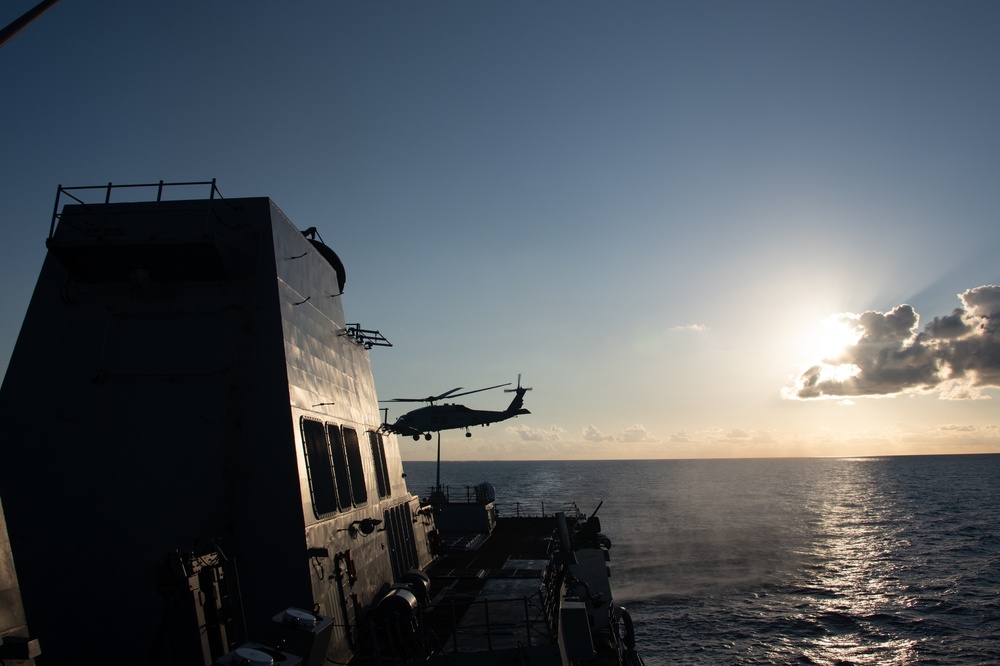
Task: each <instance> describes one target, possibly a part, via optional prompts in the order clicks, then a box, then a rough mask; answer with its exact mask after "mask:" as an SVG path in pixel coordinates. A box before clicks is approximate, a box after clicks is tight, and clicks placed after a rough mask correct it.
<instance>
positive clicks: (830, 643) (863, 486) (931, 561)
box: [403, 455, 1000, 666]
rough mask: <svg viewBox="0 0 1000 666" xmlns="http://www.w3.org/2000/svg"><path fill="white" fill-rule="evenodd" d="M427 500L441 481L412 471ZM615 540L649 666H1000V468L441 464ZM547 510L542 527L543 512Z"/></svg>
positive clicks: (465, 481)
mask: <svg viewBox="0 0 1000 666" xmlns="http://www.w3.org/2000/svg"><path fill="white" fill-rule="evenodd" d="M403 466H404V471H405V472H406V474H407V483H408V486H409V488H410V490H411V492H414V493H416V494H419V495H421V496H422V497H424V496H426V495H427V494H428V492H429V490H430V488H431V486H432V485H433V484H434V480H435V463H433V462H406V463H404V465H403ZM441 476H442V479H441V481H442V485H445V486H449V487H450V490H451V492H452V493H453V494H456V493H458V494H459V495H460V496H463V497H464V493H465V487H466V486H469V485H475V484H478V483H479V482H481V481H489V482H491V483H492V484H493V485H494V486H496V490H497V505H498V508H499V510H500V511H501V513H502V514H505V515H510V514H514V513H517V512H521V513H527V514H530V515H538V514H540V513H542V511H543V510H544V512H545V513H549V514H551V513H553V512H555V511H559V510H564V509H566V508H567V507H568V506H571V505H573V503H575V504H576V506H577V507H578V508H579V509H580V511H582V512H583V513H586V514H588V515H589V514H591V513H593V511H594V510H595V509H596V508H597V506H598V504H599V503H601V502H603V504H602V505H601V508H600V511H599V513H598V516H599V517H600V518H601V522H602V525H603V531H604V532H605V533H606V534H607V535H608V537H610V538H611V541H612V543H613V546H612V548H611V572H612V585H613V588H614V592H615V595H616V602H617V603H619V604H621V605H625V606H627V607H628V608H629V611H630V612H631V614H632V617H633V619H634V620H635V623H636V642H637V644H638V648H639V650H640V652H641V653H642V655H643V657H644V659H645V660H646V663H647V664H650V665H651V666H652V665H654V664H840V665H846V664H996V663H1000V455H968V456H915V457H887V458H823V459H816V458H811V459H755V460H645V461H585V462H442V463H441ZM543 504H544V509H543Z"/></svg>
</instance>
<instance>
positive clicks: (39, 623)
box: [0, 180, 642, 666]
mask: <svg viewBox="0 0 1000 666" xmlns="http://www.w3.org/2000/svg"><path fill="white" fill-rule="evenodd" d="M206 191H207V193H206ZM192 193H194V194H193V195H192ZM122 199H125V200H122ZM331 233H332V232H331ZM40 235H41V234H40ZM46 246H47V254H46V257H45V260H44V264H43V267H42V270H41V274H40V277H39V279H38V283H37V285H36V288H35V291H34V293H33V296H32V298H31V302H30V305H29V308H28V311H27V314H26V316H25V319H24V323H23V325H22V328H21V331H20V335H19V337H18V339H17V343H16V346H15V349H14V352H13V355H12V357H11V361H10V365H9V368H8V370H7V373H6V376H5V378H4V381H3V385H2V388H0V418H2V421H0V422H2V423H4V430H5V432H4V437H3V440H2V457H0V501H2V504H0V661H2V663H4V664H20V663H25V664H39V665H42V666H44V665H46V664H69V663H74V664H119V663H135V664H203V665H213V664H218V665H223V664H242V665H251V664H252V665H257V664H269V665H280V666H298V665H310V666H318V665H319V664H331V663H332V664H337V663H340V664H344V663H351V664H421V663H427V664H444V663H448V664H459V665H460V664H471V663H476V664H478V665H481V666H483V665H489V664H563V665H569V664H641V663H642V658H641V657H640V656H639V653H638V652H637V651H636V645H635V631H634V628H633V624H632V620H631V618H630V617H629V614H628V611H627V610H625V609H624V608H623V607H621V606H620V605H619V604H618V603H616V601H615V600H614V598H613V596H612V591H611V585H610V568H609V567H610V555H609V549H610V546H611V542H610V540H609V539H608V537H607V536H605V535H604V534H603V533H602V531H601V527H600V521H599V519H598V518H597V516H596V511H595V513H594V514H592V515H590V516H586V515H582V514H580V513H579V512H578V511H576V512H575V511H566V512H557V513H555V514H554V515H538V516H531V517H528V516H500V515H498V511H497V508H496V491H495V489H494V488H493V486H491V485H490V484H488V483H483V484H480V485H479V486H476V487H473V488H469V489H467V490H466V491H465V492H464V493H462V492H451V493H445V492H442V488H441V486H440V484H439V485H438V486H437V488H436V490H437V492H435V493H432V494H431V495H430V496H429V497H428V498H427V499H424V500H422V499H421V498H420V497H418V496H417V495H415V494H413V493H411V492H410V491H409V490H408V489H407V486H406V481H405V474H404V473H403V466H402V460H401V457H400V452H399V448H398V446H397V442H396V437H395V434H393V433H392V432H391V431H390V430H387V429H386V428H385V424H383V423H381V419H380V410H379V407H378V397H377V395H376V391H375V382H374V380H373V376H372V368H371V362H370V353H371V351H372V350H373V349H374V348H375V347H383V346H390V343H389V341H388V340H387V339H386V338H385V337H384V336H383V335H382V334H381V333H380V332H379V331H378V330H376V329H372V328H366V327H364V326H362V325H361V324H360V323H347V320H346V319H345V316H344V310H343V305H342V300H343V293H344V288H345V284H346V271H345V268H344V264H343V262H342V261H341V260H340V258H339V257H338V255H337V254H336V252H335V251H334V250H333V249H332V248H331V247H329V246H328V245H326V244H325V243H324V242H323V240H322V237H321V235H320V234H319V233H318V232H317V230H316V229H315V228H310V229H307V230H306V231H305V232H303V231H300V230H299V229H298V228H297V227H296V226H295V225H293V224H292V222H291V221H290V220H289V219H288V218H287V217H286V216H285V215H284V214H283V213H282V212H281V210H280V209H279V208H278V207H277V206H276V205H275V204H274V202H272V201H271V200H270V199H269V198H266V197H260V198H239V199H226V198H224V197H222V196H221V194H220V192H219V190H218V188H217V187H216V182H215V181H214V180H213V181H205V182H186V183H164V182H162V181H161V182H159V183H154V184H142V185H112V184H110V183H109V184H107V185H100V186H93V187H90V186H88V187H63V186H61V185H60V186H59V187H58V189H57V193H56V201H55V206H54V208H53V213H52V218H51V221H50V225H49V233H48V237H47V239H46ZM581 499H584V498H581ZM598 508H600V507H599V506H598Z"/></svg>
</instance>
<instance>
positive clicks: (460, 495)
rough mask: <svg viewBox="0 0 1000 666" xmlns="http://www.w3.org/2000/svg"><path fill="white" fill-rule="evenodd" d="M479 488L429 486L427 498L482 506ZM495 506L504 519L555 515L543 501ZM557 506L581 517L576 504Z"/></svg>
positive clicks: (496, 502) (495, 504) (517, 501)
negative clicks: (439, 498) (441, 498)
mask: <svg viewBox="0 0 1000 666" xmlns="http://www.w3.org/2000/svg"><path fill="white" fill-rule="evenodd" d="M477 488H479V486H441V490H440V492H438V490H437V486H429V487H428V493H427V495H426V497H431V498H434V497H443V498H444V499H445V501H447V502H448V503H449V504H482V503H483V502H482V498H481V497H480V496H479V495H478V491H477ZM493 504H494V506H496V509H497V513H498V515H500V516H502V517H509V516H514V517H517V518H538V517H541V518H548V517H549V516H552V515H554V514H553V513H552V511H551V507H552V506H553V505H552V504H551V503H550V504H549V508H546V506H545V502H544V501H541V500H540V501H538V502H522V501H520V500H515V501H513V502H510V501H503V500H496V501H495V502H494V503H493ZM557 506H558V507H559V508H557V509H556V511H564V512H566V514H567V515H571V516H578V515H581V514H580V510H579V508H577V506H576V503H575V502H574V503H570V504H565V505H557Z"/></svg>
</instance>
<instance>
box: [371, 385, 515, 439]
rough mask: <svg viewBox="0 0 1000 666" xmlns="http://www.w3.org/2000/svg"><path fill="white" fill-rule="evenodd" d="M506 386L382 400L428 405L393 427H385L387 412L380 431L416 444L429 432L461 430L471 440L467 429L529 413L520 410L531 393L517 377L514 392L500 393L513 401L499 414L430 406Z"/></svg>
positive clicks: (408, 414) (498, 412)
mask: <svg viewBox="0 0 1000 666" xmlns="http://www.w3.org/2000/svg"><path fill="white" fill-rule="evenodd" d="M510 384H511V383H510V382H507V383H506V384H497V385H496V386H487V387H486V388H481V389H475V390H473V391H463V392H462V393H456V391H461V390H462V387H461V386H459V387H457V388H453V389H451V390H450V391H445V392H444V393H441V394H439V395H432V396H428V397H426V398H393V399H392V400H382V401H380V402H426V403H428V405H427V406H426V407H421V408H419V409H414V410H413V411H412V412H407V413H406V414H403V415H402V416H400V417H399V418H398V419H396V422H395V423H388V411H387V412H386V414H387V418H386V423H383V424H382V430H383V431H385V432H391V433H395V434H397V435H408V436H410V437H413V439H415V440H419V439H420V436H421V435H423V437H424V439H426V440H430V438H431V433H432V432H438V433H440V432H441V431H442V430H452V429H454V428H465V436H466V437H472V433H471V432H469V427H470V426H476V425H482V426H487V425H490V424H491V423H496V422H497V421H506V420H507V419H509V418H513V417H515V416H518V415H520V414H530V413H531V412H529V411H528V410H527V409H524V406H523V405H524V394H525V393H527V392H528V391H530V390H531V389H530V388H524V387H522V386H521V375H518V376H517V388H512V389H505V390H504V393H513V394H514V399H513V400H511V402H510V405H508V406H507V409H505V410H503V411H496V410H489V409H469V408H468V407H466V406H465V405H454V404H448V405H435V404H434V403H435V402H437V401H438V400H444V399H445V398H457V397H459V396H462V395H469V394H471V393H479V392H480V391H490V390H492V389H496V388H500V387H501V386H510Z"/></svg>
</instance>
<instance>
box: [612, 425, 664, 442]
mask: <svg viewBox="0 0 1000 666" xmlns="http://www.w3.org/2000/svg"><path fill="white" fill-rule="evenodd" d="M621 439H622V441H623V442H658V441H660V440H658V439H657V438H656V437H653V436H652V435H650V434H649V432H648V431H647V430H646V428H645V426H643V425H641V424H639V423H636V424H635V425H632V426H629V427H627V428H625V432H623V433H622V437H621Z"/></svg>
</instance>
